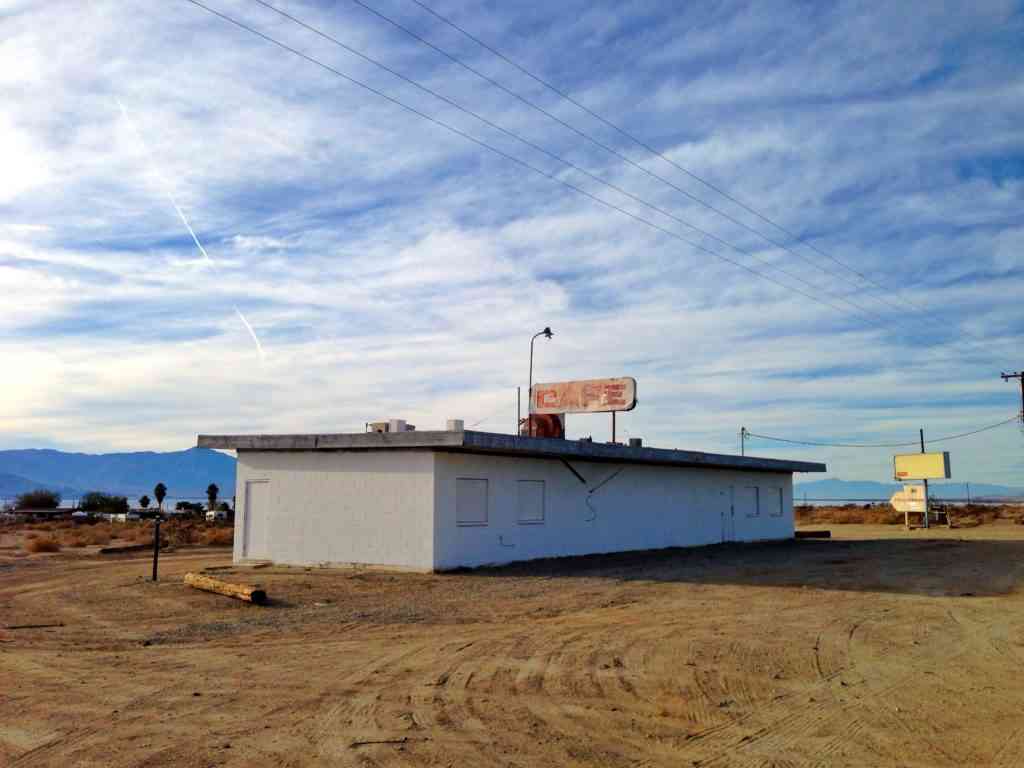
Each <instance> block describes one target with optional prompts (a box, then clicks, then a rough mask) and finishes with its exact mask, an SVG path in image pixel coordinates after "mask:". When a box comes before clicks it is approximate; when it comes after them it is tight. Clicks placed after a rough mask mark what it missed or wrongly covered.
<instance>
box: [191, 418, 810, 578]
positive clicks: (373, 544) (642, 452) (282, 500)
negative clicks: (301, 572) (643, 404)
mask: <svg viewBox="0 0 1024 768" xmlns="http://www.w3.org/2000/svg"><path fill="white" fill-rule="evenodd" d="M198 444H199V446H200V447H206V448H218V449H233V450H235V451H237V453H238V470H237V480H236V483H237V489H236V516H235V550H234V559H235V561H236V562H246V561H262V560H270V561H273V562H275V563H281V564H292V565H350V564H362V565H374V566H387V567H393V568H403V569H413V570H419V571H435V570H447V569H451V568H457V567H461V566H479V565H489V564H500V563H508V562H512V561H516V560H530V559H534V558H541V557H561V556H567V555H585V554H593V553H601V552H619V551H626V550H637V549H656V548H662V547H678V546H699V545H703V544H716V543H719V542H727V541H758V540H767V539H787V538H792V536H793V522H794V521H793V473H794V472H824V471H825V465H824V464H817V463H810V462H796V461H781V460H776V459H762V458H755V457H749V456H748V457H741V456H726V455H718V454H709V453H699V452H693V451H678V450H665V449H655V448H643V447H632V446H629V447H627V446H622V445H608V444H600V443H590V442H584V441H574V440H554V439H546V438H536V437H518V436H512V435H501V434H491V433H486V432H472V431H461V430H460V431H446V432H397V433H372V432H371V433H365V434H364V433H359V434H322V435H256V436H251V435H250V436H245V435H221V436H215V435H200V436H199V441H198Z"/></svg>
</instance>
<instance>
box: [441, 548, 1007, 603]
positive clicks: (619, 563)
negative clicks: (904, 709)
mask: <svg viewBox="0 0 1024 768" xmlns="http://www.w3.org/2000/svg"><path fill="white" fill-rule="evenodd" d="M449 573H459V574H463V575H468V576H472V577H476V578H508V577H520V578H528V577H534V578H537V577H540V578H576V579H612V580H617V581H621V582H645V581H646V582H675V583H680V584H701V585H745V586H751V587H796V588H801V587H804V588H811V589H827V590H853V591H861V592H891V593H903V594H913V595H925V596H936V597H938V596H945V597H948V596H955V597H986V596H998V595H1005V594H1008V593H1010V592H1012V591H1013V590H1014V589H1015V588H1016V587H1017V585H1018V584H1020V583H1021V581H1022V580H1024V540H1021V541H1006V540H977V539H972V540H963V539H918V540H907V539H875V540H832V539H800V540H789V541H780V542H764V543H754V544H717V545H712V546H706V547H686V548H683V547H678V548H669V549H657V550H645V551H638V552H616V553H610V554H603V555H582V556H578V557H560V558H545V559H541V560H530V561H525V562H521V563H513V564H510V565H506V566H499V567H483V568H475V569H462V570H458V571H452V572H449Z"/></svg>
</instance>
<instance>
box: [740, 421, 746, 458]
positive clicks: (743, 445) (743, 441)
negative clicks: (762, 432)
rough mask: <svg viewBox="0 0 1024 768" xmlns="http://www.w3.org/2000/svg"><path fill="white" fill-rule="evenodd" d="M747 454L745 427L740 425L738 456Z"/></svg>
mask: <svg viewBox="0 0 1024 768" xmlns="http://www.w3.org/2000/svg"><path fill="white" fill-rule="evenodd" d="M746 455H747V428H746V427H740V456H746Z"/></svg>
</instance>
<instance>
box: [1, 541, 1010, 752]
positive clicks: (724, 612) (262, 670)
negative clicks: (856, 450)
mask: <svg viewBox="0 0 1024 768" xmlns="http://www.w3.org/2000/svg"><path fill="white" fill-rule="evenodd" d="M831 529H832V531H833V538H832V539H831V540H797V541H791V542H784V543H778V544H761V545H746V546H743V545H731V546H718V547H710V548H703V549H693V550H670V551H660V552H652V553H639V554H624V555H612V556H601V557H591V558H582V559H575V560H568V561H549V562H541V563H534V564H528V565H518V566H514V567H507V568H502V569H494V570H483V571H476V572H466V573H457V574H444V575H417V574H398V573H385V572H379V571H371V570H326V569H305V568H279V567H271V568H264V569H250V568H242V567H232V566H231V558H230V551H229V549H228V548H225V547H219V548H209V547H207V548H193V549H190V548H187V547H182V548H179V549H177V550H176V551H175V552H170V553H165V554H164V555H163V556H162V557H161V574H160V575H161V578H160V581H159V582H157V583H153V582H150V581H148V580H147V579H148V576H149V571H150V561H149V559H148V558H147V557H146V556H144V555H140V554H138V553H130V554H122V555H113V556H110V555H99V554H97V552H96V550H95V548H94V547H92V546H87V547H82V548H77V549H68V548H64V549H62V550H61V551H60V552H56V553H45V552H41V553H35V554H28V553H26V552H25V551H24V549H23V548H21V547H19V546H18V544H17V543H15V542H14V540H13V539H12V537H11V536H8V537H7V538H6V539H2V538H0V680H2V684H0V713H2V716H0V765H7V766H203V767H204V768H205V767H206V766H295V767H296V768H298V767H299V766H377V765H389V766H416V765H431V766H433V765H437V766H477V765H487V766H491V765H493V766H521V767H523V768H526V767H527V766H531V767H532V766H549V765H550V766H555V765H558V766H561V765H570V766H572V765H577V766H582V765H588V766H592V765H597V766H661V765H665V766H723V767H724V766H751V767H754V766H765V767H766V766H777V767H780V768H781V767H782V766H890V765H892V766H896V765H898V766H929V767H931V766H964V765H971V766H981V765H1005V766H1016V765H1021V764H1022V761H1024V715H1022V712H1024V595H1022V594H1021V591H1020V586H1021V580H1022V577H1024V526H1021V525H1013V524H1010V523H1009V522H1006V521H1001V522H1000V521H997V522H996V523H993V524H988V525H982V526H979V527H976V528H969V529H963V530H957V529H954V530H948V529H946V528H944V527H943V528H933V529H931V530H929V531H921V530H914V531H905V530H903V529H902V527H899V526H892V525H832V526H831ZM204 568H206V569H210V570H209V571H208V572H209V573H210V574H211V575H216V576H219V577H221V578H225V579H231V580H234V581H239V582H245V583H250V584H257V583H258V584H262V585H263V586H264V587H265V589H266V590H267V592H268V593H269V595H270V597H271V603H270V604H269V605H267V606H265V607H259V606H253V605H249V604H246V603H242V602H238V601H235V600H231V599H229V598H226V597H222V596H219V595H214V594H208V593H204V592H198V591H196V590H192V589H189V588H187V587H186V586H184V585H183V583H182V577H183V575H184V574H185V573H186V572H188V571H200V570H202V569H204ZM26 624H50V625H53V624H57V625H60V626H50V627H41V628H25V629H11V628H10V627H14V626H21V625H26Z"/></svg>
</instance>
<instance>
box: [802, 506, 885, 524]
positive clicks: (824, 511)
mask: <svg viewBox="0 0 1024 768" xmlns="http://www.w3.org/2000/svg"><path fill="white" fill-rule="evenodd" d="M794 512H795V514H796V521H797V522H798V523H800V524H802V525H810V524H823V525H856V524H870V525H898V524H900V523H902V522H903V513H902V512H897V511H896V510H895V509H893V508H892V507H891V506H890V505H888V504H874V505H872V504H865V505H864V506H861V507H858V506H857V505H856V504H844V505H843V506H841V507H811V506H798V507H795V509H794Z"/></svg>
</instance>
